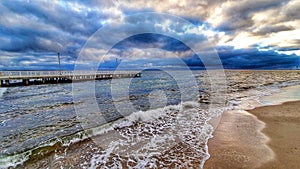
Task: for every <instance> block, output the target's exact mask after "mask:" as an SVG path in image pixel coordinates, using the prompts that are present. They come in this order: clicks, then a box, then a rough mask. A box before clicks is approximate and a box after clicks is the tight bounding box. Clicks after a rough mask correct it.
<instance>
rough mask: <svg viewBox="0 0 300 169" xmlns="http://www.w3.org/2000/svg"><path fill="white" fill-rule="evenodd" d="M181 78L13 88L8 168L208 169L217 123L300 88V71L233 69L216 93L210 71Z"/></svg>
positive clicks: (7, 105) (146, 75) (5, 99)
mask: <svg viewBox="0 0 300 169" xmlns="http://www.w3.org/2000/svg"><path fill="white" fill-rule="evenodd" d="M181 73H182V72H176V75H178V76H177V77H180V78H179V79H178V78H177V79H176V78H174V77H173V76H171V75H170V74H168V73H166V72H162V71H145V72H143V73H142V77H141V78H134V79H129V80H130V83H129V85H128V86H126V85H124V84H126V79H115V80H113V81H111V80H102V81H95V83H94V82H81V83H76V84H56V85H55V84H54V85H39V86H24V87H21V86H20V87H14V88H8V89H7V90H6V91H5V92H4V93H3V96H2V97H1V99H2V101H1V102H0V108H1V109H0V129H1V131H2V132H1V133H0V142H1V145H0V148H1V152H0V153H1V155H0V168H5V167H8V166H18V167H21V166H22V165H25V166H33V167H50V166H52V167H54V168H60V167H68V166H72V165H75V166H79V167H81V168H89V167H93V166H99V167H110V168H119V167H120V166H123V167H125V166H127V167H133V168H134V167H135V168H141V167H142V168H143V167H148V168H149V167H150V168H151V167H154V168H155V167H179V168H182V167H192V166H197V167H201V166H203V164H204V162H205V160H206V159H207V158H208V152H207V144H206V143H207V140H208V139H209V138H210V137H211V136H212V132H213V128H212V126H210V125H209V124H207V121H208V120H209V119H211V118H214V117H216V116H219V115H220V114H221V113H222V112H223V111H224V110H228V109H242V108H243V109H244V108H251V107H253V105H255V103H254V102H259V101H260V99H261V97H262V96H266V95H270V94H272V93H276V92H278V91H280V89H281V88H283V87H286V86H294V85H299V84H300V80H299V79H300V78H299V77H300V72H299V71H226V72H225V74H226V81H225V82H224V81H217V83H218V84H220V85H224V84H226V86H225V87H226V90H222V91H216V90H212V85H211V79H210V77H209V76H208V75H207V74H206V72H205V71H193V79H192V80H190V79H189V78H190V77H186V76H184V75H185V74H181ZM127 80H128V79H127ZM193 80H195V81H196V83H195V82H194V81H193ZM182 82H184V83H182ZM112 86H113V87H112ZM124 86H125V88H126V87H127V88H126V89H124V88H123V87H124ZM223 87H224V86H223ZM220 88H221V87H220ZM216 94H218V95H220V94H221V95H222V96H226V97H227V99H226V100H225V101H226V102H224V103H223V102H222V101H224V100H222V98H221V99H220V98H215V99H212V97H213V96H214V95H216ZM245 100H247V101H246V102H245ZM225 103H226V104H225ZM79 147H80V150H81V151H80V152H78V151H77V150H76V149H78V148H79ZM34 159H35V160H34ZM158 159H163V160H158Z"/></svg>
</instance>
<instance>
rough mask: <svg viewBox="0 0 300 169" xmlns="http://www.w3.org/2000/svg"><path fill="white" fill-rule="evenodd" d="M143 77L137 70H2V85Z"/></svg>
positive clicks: (0, 79) (0, 84) (0, 85)
mask: <svg viewBox="0 0 300 169" xmlns="http://www.w3.org/2000/svg"><path fill="white" fill-rule="evenodd" d="M135 77H141V73H140V72H137V71H97V72H95V71H0V81H1V83H0V87H10V86H15V85H24V86H27V85H31V84H49V83H71V82H74V81H87V80H102V79H113V78H135Z"/></svg>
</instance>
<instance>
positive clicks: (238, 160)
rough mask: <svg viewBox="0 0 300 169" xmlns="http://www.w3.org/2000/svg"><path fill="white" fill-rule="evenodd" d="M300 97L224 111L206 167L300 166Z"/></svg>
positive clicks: (212, 142) (210, 147) (210, 143)
mask: <svg viewBox="0 0 300 169" xmlns="http://www.w3.org/2000/svg"><path fill="white" fill-rule="evenodd" d="M299 110H300V101H291V102H284V103H282V104H279V105H268V106H262V107H257V108H254V109H252V110H247V111H243V110H233V111H227V112H225V113H224V114H223V116H222V119H221V121H220V124H219V125H218V127H217V128H216V130H215V132H214V137H213V138H212V139H210V140H209V141H208V147H209V153H210V158H209V159H208V160H207V161H206V163H205V165H204V168H205V169H206V168H297V167H298V166H299V164H300V148H299V147H300V135H299V134H296V133H300V112H299Z"/></svg>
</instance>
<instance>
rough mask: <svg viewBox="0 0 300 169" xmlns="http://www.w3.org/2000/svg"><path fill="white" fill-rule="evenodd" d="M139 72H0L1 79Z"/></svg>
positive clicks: (130, 72) (134, 72)
mask: <svg viewBox="0 0 300 169" xmlns="http://www.w3.org/2000/svg"><path fill="white" fill-rule="evenodd" d="M137 73H139V72H137V71H0V79H5V78H22V77H51V76H74V75H75V76H76V75H98V74H101V75H107V74H137Z"/></svg>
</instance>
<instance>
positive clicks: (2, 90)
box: [0, 87, 7, 98]
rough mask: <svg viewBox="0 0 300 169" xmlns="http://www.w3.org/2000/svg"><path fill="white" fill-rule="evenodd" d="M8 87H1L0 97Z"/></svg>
mask: <svg viewBox="0 0 300 169" xmlns="http://www.w3.org/2000/svg"><path fill="white" fill-rule="evenodd" d="M6 90H7V88H3V87H1V88H0V98H2V96H3V94H4V93H5V92H6Z"/></svg>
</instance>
